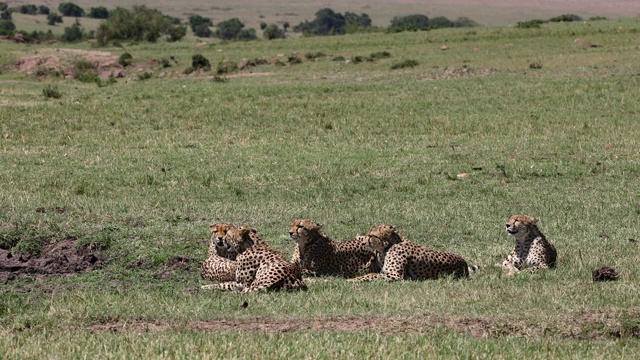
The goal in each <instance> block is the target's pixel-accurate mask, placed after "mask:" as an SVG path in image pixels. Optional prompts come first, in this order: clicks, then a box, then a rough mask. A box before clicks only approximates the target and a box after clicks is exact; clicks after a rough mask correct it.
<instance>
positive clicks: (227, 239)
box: [222, 226, 257, 254]
mask: <svg viewBox="0 0 640 360" xmlns="http://www.w3.org/2000/svg"><path fill="white" fill-rule="evenodd" d="M256 233H257V230H255V229H251V228H248V227H244V226H238V227H234V228H231V229H229V230H228V231H227V233H226V235H225V236H224V237H223V238H222V243H223V246H224V247H225V248H226V249H227V251H233V252H236V253H238V254H241V253H243V252H245V251H246V250H247V249H249V248H251V247H252V246H253V245H255V242H254V241H253V238H252V235H253V234H256Z"/></svg>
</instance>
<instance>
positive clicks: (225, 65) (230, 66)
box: [216, 59, 238, 75]
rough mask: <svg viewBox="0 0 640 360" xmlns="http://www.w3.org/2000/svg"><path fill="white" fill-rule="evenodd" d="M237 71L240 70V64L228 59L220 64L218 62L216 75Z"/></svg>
mask: <svg viewBox="0 0 640 360" xmlns="http://www.w3.org/2000/svg"><path fill="white" fill-rule="evenodd" d="M236 70H238V64H236V63H235V62H233V61H231V60H228V59H222V60H220V62H218V66H216V74H218V75H221V74H228V73H230V72H234V71H236Z"/></svg>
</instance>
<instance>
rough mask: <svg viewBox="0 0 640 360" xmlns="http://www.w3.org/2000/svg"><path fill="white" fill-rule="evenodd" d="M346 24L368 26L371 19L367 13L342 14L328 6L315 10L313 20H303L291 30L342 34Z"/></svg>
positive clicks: (320, 33)
mask: <svg viewBox="0 0 640 360" xmlns="http://www.w3.org/2000/svg"><path fill="white" fill-rule="evenodd" d="M367 24H368V25H367ZM347 25H353V26H356V27H357V26H360V25H362V26H370V25H371V19H370V18H369V15H367V14H362V15H357V14H355V13H350V12H347V13H346V14H345V15H342V14H341V13H337V12H335V11H333V10H331V9H329V8H324V9H321V10H318V12H316V18H315V19H314V20H313V21H311V22H309V21H306V20H305V22H302V23H300V24H298V25H296V26H294V28H293V31H296V32H302V33H303V34H304V35H322V36H324V35H342V34H345V33H346V32H347ZM286 28H288V26H287V27H286Z"/></svg>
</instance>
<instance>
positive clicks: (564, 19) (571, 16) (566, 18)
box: [549, 14, 582, 22]
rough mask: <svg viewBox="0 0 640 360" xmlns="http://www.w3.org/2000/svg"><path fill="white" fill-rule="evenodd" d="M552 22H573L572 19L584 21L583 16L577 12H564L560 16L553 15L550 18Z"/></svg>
mask: <svg viewBox="0 0 640 360" xmlns="http://www.w3.org/2000/svg"><path fill="white" fill-rule="evenodd" d="M549 21H550V22H571V21H582V18H581V17H580V16H578V15H575V14H564V15H560V16H556V17H553V18H551V19H549Z"/></svg>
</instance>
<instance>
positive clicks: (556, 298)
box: [0, 18, 640, 359]
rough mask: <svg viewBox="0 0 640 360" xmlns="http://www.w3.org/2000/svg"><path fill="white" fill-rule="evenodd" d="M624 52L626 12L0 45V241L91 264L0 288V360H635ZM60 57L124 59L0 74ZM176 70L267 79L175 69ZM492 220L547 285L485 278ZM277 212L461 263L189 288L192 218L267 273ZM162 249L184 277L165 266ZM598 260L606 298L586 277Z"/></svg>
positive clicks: (194, 273)
mask: <svg viewBox="0 0 640 360" xmlns="http://www.w3.org/2000/svg"><path fill="white" fill-rule="evenodd" d="M576 39H584V40H586V41H588V42H590V43H592V44H597V45H599V46H598V47H592V48H585V47H584V46H583V43H581V42H577V43H576V42H575V40H576ZM639 41H640V19H638V18H632V19H623V20H605V21H594V22H585V23H583V22H580V23H571V24H545V25H543V26H542V27H541V28H540V29H517V28H513V27H481V28H474V29H457V30H437V31H430V32H407V33H398V34H384V33H374V34H362V35H347V36H340V37H327V38H304V37H300V38H295V39H286V40H282V41H272V42H268V41H254V42H229V43H225V42H220V41H211V42H210V43H209V44H207V45H206V46H204V47H196V45H197V42H196V40H195V39H194V40H189V39H187V40H185V41H182V42H178V43H164V42H161V43H158V44H142V43H140V44H127V43H124V44H122V46H123V47H106V48H94V47H92V45H91V44H89V43H83V44H78V45H73V46H67V45H63V44H55V45H44V44H43V45H19V44H13V43H9V42H0V63H1V65H2V66H3V67H2V70H1V74H0V184H1V185H0V242H1V244H0V248H1V249H4V250H5V251H10V252H11V253H12V254H13V256H22V255H20V254H35V255H37V254H41V253H42V252H43V249H44V248H45V247H46V246H50V245H52V244H56V243H59V242H63V241H68V240H70V239H76V240H78V242H77V244H78V246H88V247H92V248H95V249H101V254H102V255H101V256H102V257H103V260H104V262H105V264H104V266H103V267H101V268H99V269H96V270H93V271H88V272H82V273H78V274H75V275H73V276H49V277H43V276H39V275H38V276H36V275H35V274H32V275H29V274H27V275H23V276H20V277H18V278H17V279H14V280H8V281H6V282H4V283H2V284H0V293H1V295H0V334H1V336H0V354H2V355H3V356H0V357H2V358H3V359H77V358H97V357H102V358H117V359H138V358H177V359H184V358H203V359H204V358H246V357H251V358H323V359H324V358H326V359H333V358H380V359H387V358H407V359H409V358H505V359H511V358H524V357H526V358H541V359H549V358H557V359H567V358H575V359H584V358H594V359H612V358H635V357H636V356H637V354H638V352H639V351H640V341H639V340H638V338H639V337H640V300H639V299H640V297H639V296H638V293H639V290H640V267H639V265H638V259H639V246H640V244H638V241H639V240H640V140H639V139H640V91H638V89H639V88H640V63H639V62H638V54H639V50H640V47H639V44H640V43H639ZM443 45H446V46H447V49H446V50H442V46H443ZM65 47H69V48H73V49H76V50H83V51H87V52H89V51H91V52H97V51H100V52H110V53H112V54H113V55H115V56H119V55H120V54H122V53H123V52H125V51H126V52H129V53H130V54H131V55H132V56H133V61H134V65H133V66H132V67H130V68H128V70H127V75H126V77H125V78H121V79H117V80H116V82H115V83H102V85H103V86H97V85H96V84H95V83H83V82H80V81H78V80H73V79H69V78H66V79H62V78H60V77H55V76H50V77H48V78H39V77H37V76H36V74H27V73H25V72H21V71H15V70H12V69H14V68H15V64H16V61H17V60H18V59H20V58H24V57H27V56H31V57H33V56H38V55H43V54H48V55H51V54H62V53H64V52H65V50H63V48H65ZM380 52H388V53H389V54H390V57H378V58H376V59H375V61H367V60H366V59H365V60H363V61H362V62H358V61H357V60H358V59H360V58H358V57H361V58H363V59H364V58H366V57H369V56H370V55H371V54H373V53H380ZM318 53H321V54H318ZM194 54H201V55H204V56H205V57H207V58H208V59H209V60H210V61H211V63H212V64H213V65H214V68H215V65H216V64H217V63H218V62H220V61H221V60H222V59H227V60H232V61H235V62H238V63H239V62H241V61H242V59H244V58H248V59H254V58H261V57H265V58H269V59H276V58H281V59H284V60H283V62H282V63H285V65H284V66H278V65H275V64H265V65H258V66H255V67H252V68H249V69H245V70H243V71H239V72H235V73H231V74H226V75H222V76H219V77H215V76H214V74H213V72H210V73H203V74H201V75H199V76H196V75H191V76H187V77H183V76H181V75H180V74H181V73H182V72H183V70H184V69H186V68H187V67H189V66H190V65H191V57H192V55H194ZM294 54H299V58H300V59H302V61H299V63H297V62H298V61H295V62H292V61H289V60H288V59H289V57H291V56H293V55H294ZM304 54H313V55H314V56H307V57H305V56H303V55H304ZM171 57H173V59H175V60H176V61H175V62H172V66H171V67H170V68H168V69H162V68H160V67H159V66H155V67H154V66H150V65H149V63H150V62H149V61H150V60H153V59H161V58H171ZM339 57H343V58H344V59H343V60H337V59H340V58H339ZM336 58H337V59H336ZM346 60H350V61H346ZM408 60H414V61H415V62H417V65H416V66H414V67H410V66H405V67H402V66H395V67H399V68H398V69H392V67H393V65H398V64H403V63H404V64H409V63H410V62H408ZM143 64H146V65H143ZM138 69H143V70H140V71H144V72H147V73H149V74H150V75H151V76H150V78H148V79H146V80H144V79H145V77H142V76H138V75H139V74H140V72H139V71H138ZM162 73H164V76H163V77H161V74H162ZM146 77H148V76H146ZM52 88H53V89H56V90H57V91H58V92H59V94H60V95H61V97H60V98H57V99H56V98H47V97H45V96H44V95H43V90H45V89H52ZM463 173H466V174H468V176H467V177H466V178H463V179H462V180H460V179H459V177H458V175H459V174H463ZM514 213H523V214H529V215H532V216H536V217H539V218H540V222H539V227H540V229H541V231H542V232H543V233H544V234H545V235H546V236H547V238H548V239H549V240H550V241H551V242H553V243H554V244H555V246H556V248H557V249H558V253H559V261H558V264H557V268H556V269H554V270H549V271H543V272H540V273H537V274H527V273H523V274H520V275H518V276H515V277H507V276H504V275H503V274H502V271H501V270H500V269H499V268H495V267H494V264H495V263H498V262H500V261H501V260H502V259H504V258H505V257H506V255H507V254H508V253H509V251H510V250H511V248H512V246H513V242H512V241H513V240H511V239H510V238H508V237H507V234H506V232H505V231H504V223H505V221H506V219H507V218H508V217H509V216H510V215H511V214H514ZM298 218H309V219H312V220H314V221H317V222H320V223H322V224H324V228H323V229H324V231H325V232H326V233H327V234H328V235H330V236H331V237H333V238H334V239H336V240H342V239H349V238H353V237H354V236H355V235H356V234H358V233H360V234H363V233H364V232H366V231H367V230H368V229H369V228H370V227H372V226H374V225H378V224H381V223H388V224H393V225H395V226H397V227H398V228H399V229H400V230H401V231H402V232H403V234H404V235H406V236H407V237H408V238H410V239H412V240H413V241H415V242H417V243H420V244H423V245H426V246H429V247H432V248H434V249H438V250H447V251H453V252H457V253H459V254H460V255H462V256H463V257H464V258H465V259H466V260H467V261H468V262H469V263H470V264H478V265H480V266H481V267H482V268H481V270H480V271H479V272H476V273H474V274H472V275H471V277H470V278H469V279H464V280H454V279H451V278H443V279H440V280H433V281H425V282H395V283H385V282H375V283H362V284H352V283H347V282H346V281H345V280H344V279H337V278H328V277H327V278H314V279H310V280H309V290H308V291H306V292H298V293H252V294H242V295H241V294H235V293H224V292H212V291H203V290H199V287H200V286H201V285H205V284H207V282H205V281H203V280H202V279H201V278H200V274H199V264H200V262H202V261H203V260H204V259H205V257H206V251H207V244H208V238H209V234H208V225H209V224H212V223H215V222H231V223H234V224H237V225H241V224H242V225H249V226H252V227H254V228H256V229H258V231H259V232H260V233H261V235H262V236H263V238H264V239H266V240H267V241H268V242H270V243H271V244H272V245H274V246H275V247H276V248H278V249H279V250H281V251H282V252H283V253H285V254H286V256H287V257H288V256H290V255H291V253H292V251H293V243H292V242H291V241H290V240H288V237H287V235H288V230H289V225H290V223H291V222H292V221H293V220H295V219H298ZM177 255H179V256H180V257H179V258H181V259H186V260H185V261H187V263H188V266H183V267H179V268H173V267H171V266H169V264H170V263H171V262H172V260H173V259H175V258H176V256H177ZM23 256H25V259H26V258H27V256H28V255H23ZM189 259H190V260H189ZM605 265H607V266H612V267H614V268H615V269H616V270H617V271H618V272H619V273H620V278H619V279H618V281H613V282H593V281H592V279H591V272H592V270H594V269H596V268H599V267H601V266H605Z"/></svg>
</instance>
